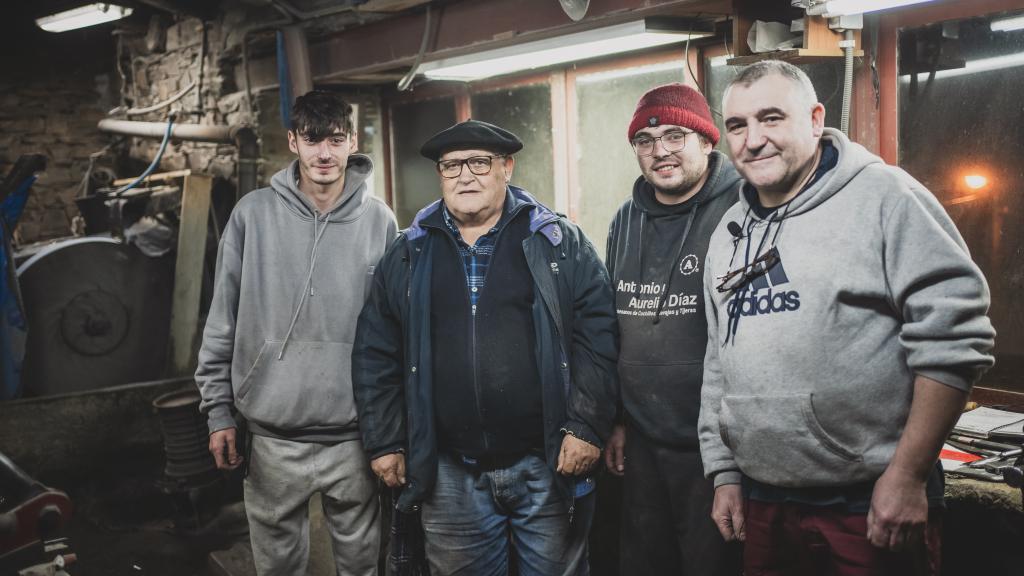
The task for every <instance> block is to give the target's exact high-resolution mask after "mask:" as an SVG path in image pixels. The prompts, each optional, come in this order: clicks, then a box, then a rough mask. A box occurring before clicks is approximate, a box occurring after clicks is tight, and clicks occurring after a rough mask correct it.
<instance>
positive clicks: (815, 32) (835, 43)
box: [803, 16, 861, 53]
mask: <svg viewBox="0 0 1024 576" xmlns="http://www.w3.org/2000/svg"><path fill="white" fill-rule="evenodd" d="M860 36H861V31H860V30H854V31H853V41H854V42H855V43H856V46H855V48H857V49H860V48H861V43H860ZM842 39H843V34H842V33H841V32H836V31H835V30H833V29H831V28H829V27H828V20H827V19H826V18H824V17H823V16H804V45H803V48H804V49H805V50H827V51H831V50H836V49H839V50H840V53H842V49H841V48H839V42H840V41H842Z"/></svg>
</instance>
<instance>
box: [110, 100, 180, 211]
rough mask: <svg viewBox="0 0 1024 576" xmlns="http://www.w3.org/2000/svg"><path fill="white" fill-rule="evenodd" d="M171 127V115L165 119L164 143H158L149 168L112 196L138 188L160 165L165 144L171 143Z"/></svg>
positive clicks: (172, 123)
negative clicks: (154, 156) (158, 147)
mask: <svg viewBox="0 0 1024 576" xmlns="http://www.w3.org/2000/svg"><path fill="white" fill-rule="evenodd" d="M173 127H174V116H173V115H171V116H169V117H168V118H167V130H166V131H165V132H164V141H163V142H161V143H160V149H159V150H157V151H156V158H153V162H152V163H150V165H149V167H147V168H146V170H145V171H144V172H143V173H142V174H140V175H139V177H138V178H136V179H135V180H132V181H131V182H130V183H128V184H125V185H124V186H122V187H121V188H118V189H117V190H116V191H115V192H114V196H120V195H121V194H124V193H125V192H127V191H129V190H131V189H132V188H135V187H136V186H138V185H139V182H142V181H143V180H145V179H146V176H149V175H150V174H152V173H153V170H155V169H156V167H157V166H159V165H160V159H161V158H163V156H164V151H165V150H167V143H168V142H170V141H171V131H172V130H171V129H172V128H173Z"/></svg>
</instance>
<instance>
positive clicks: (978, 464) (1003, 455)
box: [967, 448, 1024, 468]
mask: <svg viewBox="0 0 1024 576" xmlns="http://www.w3.org/2000/svg"><path fill="white" fill-rule="evenodd" d="M1021 454H1024V448H1014V449H1013V450H1007V451H1006V452H1000V453H999V454H997V455H995V456H989V457H988V458H983V459H981V460H977V461H975V462H970V463H968V464H967V465H968V466H970V467H971V468H987V467H990V466H991V465H992V464H994V463H996V462H999V461H1000V460H1005V459H1007V458H1010V457H1012V456H1020V455H1021Z"/></svg>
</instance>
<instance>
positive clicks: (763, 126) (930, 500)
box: [698, 61, 995, 575]
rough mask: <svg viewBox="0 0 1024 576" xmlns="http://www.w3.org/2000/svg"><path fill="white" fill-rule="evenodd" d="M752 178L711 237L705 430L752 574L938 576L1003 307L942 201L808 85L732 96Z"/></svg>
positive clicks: (732, 528)
mask: <svg viewBox="0 0 1024 576" xmlns="http://www.w3.org/2000/svg"><path fill="white" fill-rule="evenodd" d="M723 116H724V119H725V127H726V140H727V142H728V144H729V150H730V153H731V155H732V158H733V162H734V163H735V165H736V168H737V170H739V172H740V174H741V175H742V176H743V177H744V179H745V183H744V184H743V188H742V192H741V197H740V203H739V204H737V205H736V206H734V207H733V208H732V209H730V210H729V212H727V213H726V214H725V216H724V217H723V219H722V222H721V223H720V224H719V226H718V229H717V230H716V231H715V233H714V235H713V236H712V238H711V245H710V248H709V250H708V259H707V266H706V268H705V274H704V290H705V298H706V301H707V317H708V346H707V353H706V356H705V362H704V386H703V389H702V401H701V414H700V423H699V429H698V433H699V436H700V442H701V454H702V456H703V458H704V468H705V472H706V474H707V475H708V476H709V477H711V478H713V479H714V484H715V487H716V489H715V501H714V506H713V510H712V517H713V519H714V520H715V522H716V523H717V524H718V527H719V530H720V531H721V533H722V535H723V536H724V537H725V538H726V539H727V540H733V539H738V540H744V541H745V543H746V544H745V547H744V569H745V572H746V573H748V574H773V575H791V574H792V575H796V574H799V575H804V574H806V575H811V574H831V573H839V572H840V571H841V572H842V573H843V574H850V575H860V574H863V575H868V574H871V575H876V574H882V575H897V574H899V575H905V574H938V571H939V558H940V554H939V544H940V538H941V537H940V534H941V532H940V523H939V520H940V517H941V515H940V514H939V511H940V510H941V507H942V496H943V478H942V470H941V468H939V467H938V466H937V463H936V460H937V457H938V453H939V449H940V448H941V446H942V442H943V440H944V439H945V437H946V435H947V434H948V433H949V431H950V429H951V428H952V426H953V424H954V423H955V421H956V419H957V416H958V415H959V413H960V410H961V409H962V408H963V405H964V401H965V399H966V398H967V394H968V392H969V390H970V388H971V386H972V385H973V384H974V383H975V382H976V381H977V380H978V378H979V377H980V376H981V374H982V373H983V372H984V371H985V370H986V369H987V368H988V367H990V366H991V365H992V362H993V359H992V356H991V353H990V352H991V349H992V345H993V338H994V335H995V334H994V331H993V329H992V326H991V323H990V322H989V320H988V317H987V316H986V313H987V310H988V304H989V292H988V286H987V284H986V282H985V279H984V278H983V277H982V275H981V272H980V270H979V269H978V267H977V266H976V265H975V264H974V262H973V261H972V260H971V257H970V254H969V253H968V251H967V247H966V245H965V244H964V241H963V239H962V238H961V236H960V234H959V233H958V232H957V230H956V227H955V226H954V224H953V222H952V221H951V220H950V219H949V217H948V216H947V215H946V213H945V211H944V210H943V208H942V206H941V205H940V204H939V203H938V201H937V200H936V199H935V197H934V196H932V194H931V193H930V192H929V191H928V190H926V189H925V188H924V187H923V186H922V185H921V184H920V183H919V182H917V181H916V180H914V179H913V178H911V177H910V176H909V175H908V174H907V173H906V172H903V171H902V170H900V169H898V168H894V167H891V166H887V165H886V164H884V163H883V162H882V161H881V159H879V158H878V157H876V156H874V155H872V154H871V153H869V152H868V151H867V150H865V149H864V148H863V147H862V146H860V145H858V144H855V143H853V142H851V141H850V140H849V139H847V137H846V136H844V135H843V134H842V133H841V132H839V131H837V130H833V129H829V128H825V127H824V116H825V109H824V107H823V106H822V105H821V104H820V103H818V102H817V97H816V96H815V94H814V88H813V87H812V86H811V83H810V80H809V79H808V78H807V76H806V75H805V74H804V73H803V72H801V71H800V70H799V69H798V68H796V67H794V66H792V65H790V64H787V63H784V62H779V61H763V62H760V63H757V64H754V65H752V66H750V67H748V68H746V69H745V70H744V71H742V72H741V73H740V74H739V75H738V76H737V77H736V79H735V80H733V81H732V83H731V84H730V85H729V87H728V88H727V89H726V92H725V96H724V98H723Z"/></svg>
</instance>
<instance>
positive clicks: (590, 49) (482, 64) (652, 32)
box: [420, 18, 712, 82]
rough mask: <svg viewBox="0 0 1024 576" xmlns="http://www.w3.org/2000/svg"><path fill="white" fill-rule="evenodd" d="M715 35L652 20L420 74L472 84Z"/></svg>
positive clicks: (487, 54) (428, 66)
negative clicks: (494, 77) (493, 77)
mask: <svg viewBox="0 0 1024 576" xmlns="http://www.w3.org/2000/svg"><path fill="white" fill-rule="evenodd" d="M711 34H712V33H711V31H710V30H706V29H704V28H697V27H694V25H693V24H692V23H689V22H686V21H681V20H676V19H664V18H648V19H645V20H637V21H635V22H628V23H625V24H616V25H613V26H606V27H604V28H595V29H593V30H586V31H583V32H575V33H572V34H565V35H563V36H557V37H554V38H546V39H543V40H535V41H532V42H523V43H521V44H515V45H511V46H506V47H503V48H495V49H493V50H483V51H480V52H477V53H474V54H466V55H463V56H455V57H452V58H442V59H440V60H434V61H432V62H424V63H423V64H421V65H420V72H422V73H423V74H424V75H425V76H426V77H427V78H430V79H432V80H461V81H465V82H468V81H471V80H480V79H483V78H489V77H492V76H502V75H505V74H512V73H514V72H520V71H524V70H532V69H535V68H544V67H547V66H554V65H556V64H564V63H566V62H575V61H578V60H586V59H588V58H596V57H599V56H608V55H611V54H620V53H623V52H630V51H634V50H642V49H644V48H652V47H655V46H663V45H666V44H672V43H678V42H685V41H686V40H687V38H690V39H692V38H701V37H704V36H710V35H711Z"/></svg>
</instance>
